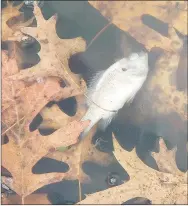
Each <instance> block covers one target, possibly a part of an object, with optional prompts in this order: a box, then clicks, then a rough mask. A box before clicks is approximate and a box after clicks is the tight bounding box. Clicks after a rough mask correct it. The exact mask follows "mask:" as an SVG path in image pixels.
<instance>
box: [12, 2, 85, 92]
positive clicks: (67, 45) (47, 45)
mask: <svg viewBox="0 0 188 206" xmlns="http://www.w3.org/2000/svg"><path fill="white" fill-rule="evenodd" d="M34 14H35V18H36V20H37V27H25V28H22V29H21V31H22V32H23V33H25V34H28V35H30V36H32V37H34V38H36V40H37V41H38V42H39V43H40V45H41V50H40V52H39V56H40V58H41V61H40V62H39V64H37V65H36V66H33V67H31V68H29V69H27V70H24V71H21V72H20V73H19V74H17V75H15V76H13V77H12V79H14V80H16V79H17V80H18V79H19V80H27V81H35V80H36V79H37V78H39V77H49V76H53V77H54V76H55V77H60V78H62V79H64V80H66V82H67V83H68V86H70V87H72V88H77V89H78V87H80V88H79V89H80V90H84V89H85V84H84V82H83V80H80V78H79V76H78V75H75V74H73V73H71V72H70V68H69V64H68V61H69V58H70V56H71V55H73V54H75V53H77V52H81V51H84V50H85V46H86V44H85V41H84V40H83V39H82V38H75V39H60V38H59V37H58V36H57V34H56V30H55V25H56V19H57V16H56V15H55V16H53V17H51V18H50V19H48V20H47V21H46V20H45V19H44V18H43V16H42V13H41V10H40V8H39V7H38V6H36V5H35V7H34Z"/></svg>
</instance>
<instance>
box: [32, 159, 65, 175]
mask: <svg viewBox="0 0 188 206" xmlns="http://www.w3.org/2000/svg"><path fill="white" fill-rule="evenodd" d="M68 170H69V166H68V164H67V163H64V162H60V161H57V160H54V159H51V158H47V157H43V158H41V159H40V160H39V161H38V162H37V163H36V164H35V165H34V166H33V168H32V172H33V173H34V174H44V173H50V172H63V173H64V172H67V171H68Z"/></svg>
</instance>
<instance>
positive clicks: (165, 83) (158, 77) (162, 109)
mask: <svg viewBox="0 0 188 206" xmlns="http://www.w3.org/2000/svg"><path fill="white" fill-rule="evenodd" d="M169 35H170V37H171V40H172V42H171V48H173V50H174V51H175V52H173V53H172V52H165V53H164V54H163V55H162V56H161V57H160V58H159V59H158V61H157V62H156V65H155V67H156V69H155V71H156V74H155V75H154V76H153V77H152V78H151V80H150V82H149V84H148V85H147V88H148V90H149V92H150V93H151V94H153V96H154V98H155V101H154V103H153V109H154V110H156V111H157V112H159V113H163V114H165V113H166V114H168V113H170V112H172V111H173V112H177V113H178V114H179V115H180V117H181V118H182V119H183V120H187V109H186V105H187V93H186V92H184V91H178V90H177V89H176V85H173V83H172V82H173V81H172V78H173V74H175V73H176V71H177V69H178V65H179V61H180V54H181V50H182V47H183V41H182V39H180V38H179V37H178V35H177V33H176V31H175V29H174V28H173V27H169Z"/></svg>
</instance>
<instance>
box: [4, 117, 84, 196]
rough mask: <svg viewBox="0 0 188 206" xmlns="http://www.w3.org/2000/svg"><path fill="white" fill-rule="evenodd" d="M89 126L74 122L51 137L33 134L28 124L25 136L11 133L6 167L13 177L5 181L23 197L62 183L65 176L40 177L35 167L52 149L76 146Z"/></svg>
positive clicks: (46, 175)
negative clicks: (81, 134)
mask: <svg viewBox="0 0 188 206" xmlns="http://www.w3.org/2000/svg"><path fill="white" fill-rule="evenodd" d="M87 126H88V122H87V121H86V122H78V121H72V122H69V124H68V125H66V126H64V127H62V128H60V129H59V130H57V131H56V132H54V133H53V134H51V135H49V136H42V135H40V133H39V132H38V131H34V132H30V131H29V128H28V125H27V124H26V125H25V126H24V129H23V130H22V133H16V132H15V131H13V130H9V131H8V132H7V135H8V137H9V142H8V143H7V144H4V145H3V146H2V165H3V167H5V168H6V169H7V170H8V171H10V173H11V175H12V176H13V178H10V177H9V178H7V177H3V178H2V181H3V182H4V183H5V184H6V185H7V186H9V187H10V188H11V189H12V190H13V191H15V192H16V193H17V194H18V195H20V196H21V197H23V198H24V197H25V196H27V195H29V194H31V193H32V192H34V191H35V190H37V189H38V188H40V187H42V186H44V185H46V184H50V183H54V182H58V181H61V180H62V179H63V178H64V177H65V174H64V173H48V174H40V175H38V174H33V173H32V167H33V166H34V165H35V164H36V163H37V162H38V161H39V160H40V159H41V158H42V157H43V156H45V155H46V154H47V153H48V152H49V151H51V149H56V148H57V147H59V146H64V147H68V146H69V145H72V144H75V143H76V142H77V138H78V136H79V134H80V133H81V132H82V131H83V130H84V128H85V127H87ZM15 136H16V137H15ZM15 140H16V141H15ZM7 157H8V158H7Z"/></svg>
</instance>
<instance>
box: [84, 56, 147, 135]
mask: <svg viewBox="0 0 188 206" xmlns="http://www.w3.org/2000/svg"><path fill="white" fill-rule="evenodd" d="M147 74H148V54H147V53H145V52H140V53H133V54H131V55H130V56H129V57H128V58H123V59H121V60H119V61H117V62H116V63H114V64H113V65H111V66H110V67H109V68H108V69H107V70H106V71H103V72H100V73H99V74H97V75H96V77H94V78H93V80H91V83H90V85H89V87H88V91H87V97H88V99H87V105H88V111H87V112H86V114H85V115H84V117H83V118H82V121H84V120H90V125H89V126H88V127H87V128H86V129H85V130H84V132H83V133H82V135H81V137H80V138H83V137H84V136H85V135H86V134H87V133H88V132H89V130H90V129H91V128H92V127H93V126H94V125H95V124H96V123H97V122H98V121H100V127H101V128H102V129H103V130H104V129H105V128H106V127H107V126H108V125H109V124H110V122H111V120H112V119H113V118H114V117H115V115H116V114H117V112H118V110H119V109H121V108H122V107H123V106H124V104H125V103H131V102H132V100H133V99H134V97H135V95H136V94H137V92H138V91H139V90H140V88H141V87H142V85H143V83H144V81H145V80H146V77H147Z"/></svg>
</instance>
